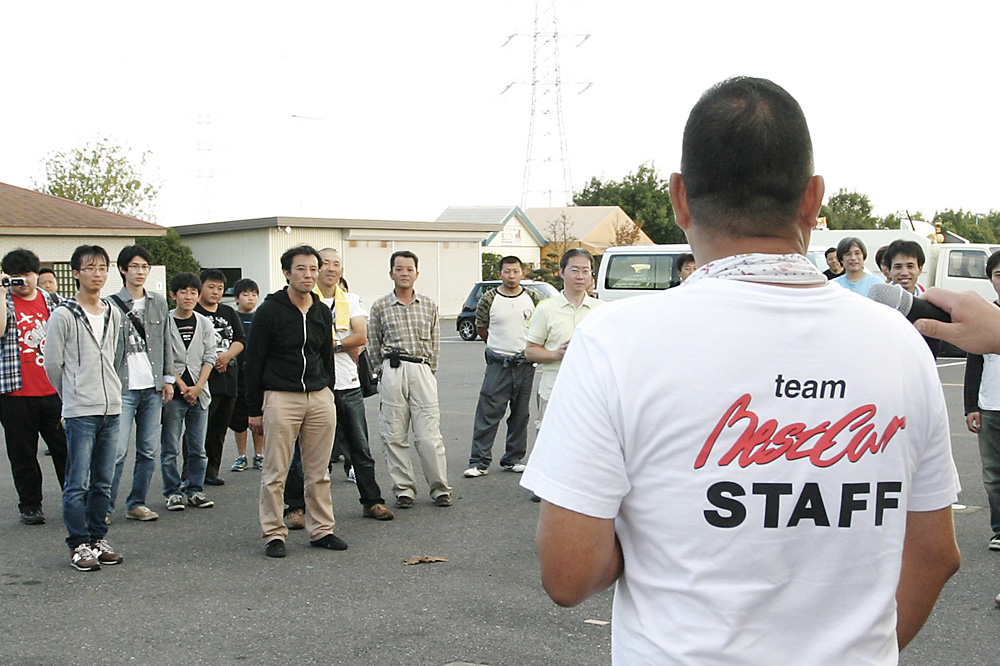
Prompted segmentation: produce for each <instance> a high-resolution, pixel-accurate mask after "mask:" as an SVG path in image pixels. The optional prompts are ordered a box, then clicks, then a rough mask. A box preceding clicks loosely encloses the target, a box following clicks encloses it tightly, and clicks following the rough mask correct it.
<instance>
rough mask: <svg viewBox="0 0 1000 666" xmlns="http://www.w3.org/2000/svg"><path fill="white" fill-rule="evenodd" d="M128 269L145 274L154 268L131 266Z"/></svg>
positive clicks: (147, 265)
mask: <svg viewBox="0 0 1000 666" xmlns="http://www.w3.org/2000/svg"><path fill="white" fill-rule="evenodd" d="M126 268H128V269H129V270H130V271H142V272H143V273H145V272H146V271H149V270H151V269H152V268H153V267H152V266H150V265H149V264H129V265H128V266H127V267H126Z"/></svg>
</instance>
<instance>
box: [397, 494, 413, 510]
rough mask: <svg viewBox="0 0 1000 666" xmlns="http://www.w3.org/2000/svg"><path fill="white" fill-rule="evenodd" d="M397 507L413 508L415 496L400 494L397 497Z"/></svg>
mask: <svg viewBox="0 0 1000 666" xmlns="http://www.w3.org/2000/svg"><path fill="white" fill-rule="evenodd" d="M396 508H397V509H412V508H413V498H412V497H407V496H406V495H400V496H399V497H397V498H396Z"/></svg>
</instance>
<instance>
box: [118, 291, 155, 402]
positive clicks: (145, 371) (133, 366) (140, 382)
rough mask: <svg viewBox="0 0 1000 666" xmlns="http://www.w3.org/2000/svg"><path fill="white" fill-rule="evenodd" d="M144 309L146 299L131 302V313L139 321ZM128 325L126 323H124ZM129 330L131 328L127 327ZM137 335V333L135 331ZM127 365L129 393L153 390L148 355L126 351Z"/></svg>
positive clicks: (142, 352) (151, 370) (153, 383)
mask: <svg viewBox="0 0 1000 666" xmlns="http://www.w3.org/2000/svg"><path fill="white" fill-rule="evenodd" d="M145 309H146V297H145V296H143V297H142V298H137V299H135V300H134V301H132V312H134V313H135V316H136V317H138V318H139V319H140V320H143V319H144V317H143V315H144V314H145V312H144V310H145ZM126 324H128V322H126ZM129 328H132V327H131V326H129ZM136 335H138V331H136ZM125 362H126V363H128V388H129V390H130V391H140V390H142V389H148V388H154V387H155V386H156V380H155V379H154V377H153V364H152V363H151V362H150V360H149V353H148V352H144V351H138V352H133V351H128V352H127V355H126V356H125Z"/></svg>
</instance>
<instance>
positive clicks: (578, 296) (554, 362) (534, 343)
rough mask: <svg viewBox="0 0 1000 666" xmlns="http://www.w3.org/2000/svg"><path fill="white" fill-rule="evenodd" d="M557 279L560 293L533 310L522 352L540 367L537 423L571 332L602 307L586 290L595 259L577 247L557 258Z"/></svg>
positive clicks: (591, 277)
mask: <svg viewBox="0 0 1000 666" xmlns="http://www.w3.org/2000/svg"><path fill="white" fill-rule="evenodd" d="M559 277H561V278H562V279H563V290H562V292H560V293H559V295H558V296H554V297H552V298H550V299H549V300H547V301H542V303H540V304H539V305H538V307H537V308H535V313H534V314H533V315H532V316H531V324H530V325H529V326H528V346H527V347H526V348H525V350H524V355H525V357H526V358H527V359H528V360H529V361H533V362H535V363H541V364H542V380H541V382H540V383H539V385H538V399H539V413H538V420H539V422H541V420H542V417H543V416H544V415H545V405H547V404H548V401H549V396H550V395H551V394H552V386H553V385H554V384H555V383H556V374H557V373H558V372H559V365H560V364H561V363H562V359H563V356H564V355H565V354H566V347H568V346H569V341H570V338H572V337H573V331H575V330H576V327H577V324H579V323H580V322H581V321H583V318H584V317H586V316H587V315H588V314H590V312H591V311H592V310H593V309H594V308H596V307H598V306H600V305H604V303H603V302H602V301H599V300H597V299H596V298H592V297H590V296H588V295H587V288H588V287H589V286H590V283H591V281H592V280H593V279H594V258H593V257H592V256H591V255H590V253H589V252H587V251H586V250H584V249H582V248H578V247H577V248H573V249H571V250H567V251H566V253H565V254H563V256H562V258H561V259H559Z"/></svg>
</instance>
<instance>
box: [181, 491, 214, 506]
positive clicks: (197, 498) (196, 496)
mask: <svg viewBox="0 0 1000 666" xmlns="http://www.w3.org/2000/svg"><path fill="white" fill-rule="evenodd" d="M187 503H188V506H193V507H194V508H196V509H211V508H212V507H213V506H215V502H213V501H212V500H210V499H208V498H207V497H205V493H192V494H190V495H188V498H187Z"/></svg>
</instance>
